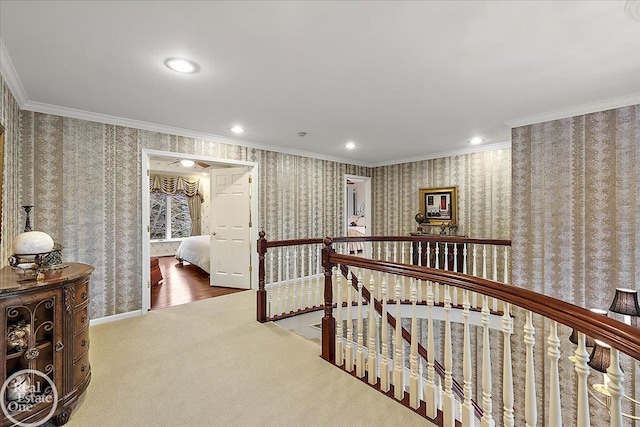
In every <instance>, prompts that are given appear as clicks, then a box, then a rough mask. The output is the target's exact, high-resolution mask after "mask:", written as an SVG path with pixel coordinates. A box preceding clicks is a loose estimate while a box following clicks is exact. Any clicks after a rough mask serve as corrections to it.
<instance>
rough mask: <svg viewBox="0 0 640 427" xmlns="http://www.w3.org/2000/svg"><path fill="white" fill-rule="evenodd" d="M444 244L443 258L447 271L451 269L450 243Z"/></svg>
mask: <svg viewBox="0 0 640 427" xmlns="http://www.w3.org/2000/svg"><path fill="white" fill-rule="evenodd" d="M442 246H444V257H443V258H442V263H443V264H444V266H443V268H444V270H445V271H449V244H448V243H443V244H442Z"/></svg>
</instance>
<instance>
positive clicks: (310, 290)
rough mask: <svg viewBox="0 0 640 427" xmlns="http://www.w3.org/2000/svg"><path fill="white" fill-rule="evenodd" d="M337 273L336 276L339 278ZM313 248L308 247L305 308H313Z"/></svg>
mask: <svg viewBox="0 0 640 427" xmlns="http://www.w3.org/2000/svg"><path fill="white" fill-rule="evenodd" d="M339 275H340V274H339V272H338V276H339ZM312 276H313V246H311V247H309V286H307V307H314V306H315V304H314V301H313V280H312Z"/></svg>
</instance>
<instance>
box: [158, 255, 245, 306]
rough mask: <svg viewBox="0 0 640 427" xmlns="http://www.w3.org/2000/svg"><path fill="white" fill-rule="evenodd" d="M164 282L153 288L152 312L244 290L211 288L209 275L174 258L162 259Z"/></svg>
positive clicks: (160, 259)
mask: <svg viewBox="0 0 640 427" xmlns="http://www.w3.org/2000/svg"><path fill="white" fill-rule="evenodd" d="M159 261H160V271H161V272H162V277H163V281H162V282H160V284H158V285H154V286H152V287H151V310H157V309H160V308H166V307H172V306H174V305H180V304H186V303H190V302H193V301H200V300H203V299H207V298H213V297H217V296H221V295H227V294H232V293H235V292H241V291H243V290H244V289H236V288H223V287H220V286H209V275H208V274H207V273H206V272H205V271H204V270H202V269H200V268H199V267H196V266H195V265H191V264H189V263H187V262H185V263H184V266H182V265H180V263H178V260H177V259H175V258H174V257H172V256H166V257H160V258H159Z"/></svg>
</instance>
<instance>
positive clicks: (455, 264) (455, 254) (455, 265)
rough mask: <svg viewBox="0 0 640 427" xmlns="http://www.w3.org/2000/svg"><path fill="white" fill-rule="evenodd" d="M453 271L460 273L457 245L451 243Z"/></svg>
mask: <svg viewBox="0 0 640 427" xmlns="http://www.w3.org/2000/svg"><path fill="white" fill-rule="evenodd" d="M453 271H455V272H457V273H461V272H460V271H458V245H456V244H454V245H453ZM454 305H456V304H454Z"/></svg>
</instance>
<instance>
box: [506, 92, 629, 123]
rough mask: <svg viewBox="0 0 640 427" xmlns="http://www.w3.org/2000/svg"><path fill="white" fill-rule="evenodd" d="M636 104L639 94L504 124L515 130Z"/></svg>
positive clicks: (522, 118)
mask: <svg viewBox="0 0 640 427" xmlns="http://www.w3.org/2000/svg"><path fill="white" fill-rule="evenodd" d="M636 104H640V93H634V94H632V95H626V96H621V97H618V98H611V99H605V100H602V101H597V102H592V103H590V104H582V105H576V106H574V107H569V108H563V109H560V110H553V111H548V112H546V113H542V114H534V115H532V116H526V117H521V118H517V119H512V120H507V121H506V122H504V123H505V124H506V125H507V126H509V127H510V128H515V127H519V126H527V125H532V124H535V123H543V122H549V121H551V120H558V119H566V118H567V117H574V116H581V115H583V114H590V113H596V112H598V111H607V110H613V109H614V108H621V107H627V106H629V105H636Z"/></svg>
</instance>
